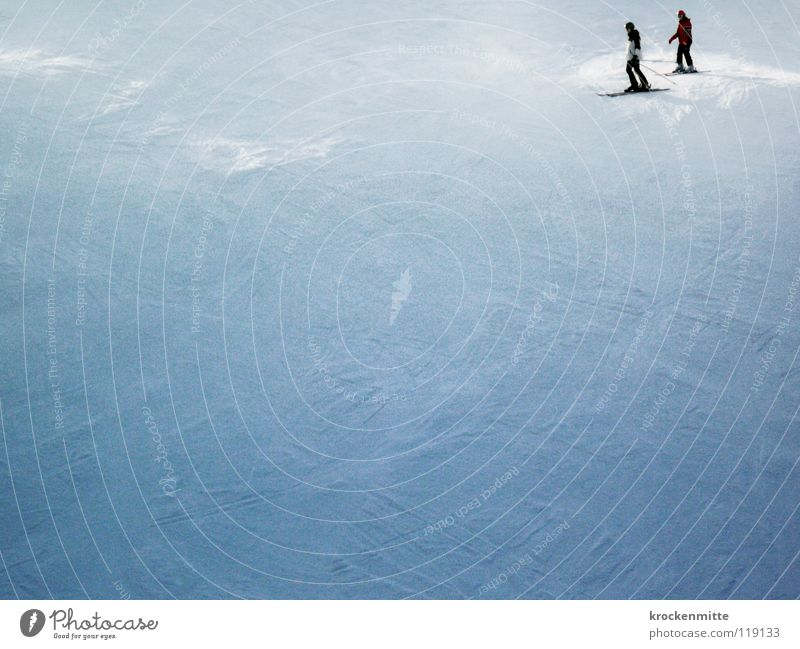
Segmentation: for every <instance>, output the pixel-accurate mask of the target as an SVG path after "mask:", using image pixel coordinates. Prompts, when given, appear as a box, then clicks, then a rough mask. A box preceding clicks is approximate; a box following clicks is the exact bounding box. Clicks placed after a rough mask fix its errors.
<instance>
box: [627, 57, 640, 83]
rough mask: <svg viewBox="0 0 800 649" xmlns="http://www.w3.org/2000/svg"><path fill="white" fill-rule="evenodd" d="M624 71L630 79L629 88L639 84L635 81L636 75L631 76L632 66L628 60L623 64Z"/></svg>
mask: <svg viewBox="0 0 800 649" xmlns="http://www.w3.org/2000/svg"><path fill="white" fill-rule="evenodd" d="M625 72H627V73H628V79H630V80H631V88H636V87H637V86H638V85H639V84H638V83H637V82H636V77H634V76H633V67H632V66H631V64H630V61H629V62H628V65H626V66H625Z"/></svg>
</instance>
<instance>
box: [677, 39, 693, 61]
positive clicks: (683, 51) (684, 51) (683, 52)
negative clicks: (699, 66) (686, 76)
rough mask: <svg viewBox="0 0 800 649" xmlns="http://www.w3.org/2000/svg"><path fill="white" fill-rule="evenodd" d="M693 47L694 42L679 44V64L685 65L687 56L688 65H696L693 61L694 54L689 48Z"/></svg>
mask: <svg viewBox="0 0 800 649" xmlns="http://www.w3.org/2000/svg"><path fill="white" fill-rule="evenodd" d="M690 49H692V44H691V43H689V44H687V45H678V65H679V66H681V67H683V57H684V56H685V57H686V65H694V63H693V62H692V55H691V54H689V50H690Z"/></svg>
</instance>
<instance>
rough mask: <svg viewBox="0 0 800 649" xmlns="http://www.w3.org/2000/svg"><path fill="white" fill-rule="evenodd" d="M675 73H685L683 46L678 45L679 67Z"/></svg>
mask: <svg viewBox="0 0 800 649" xmlns="http://www.w3.org/2000/svg"><path fill="white" fill-rule="evenodd" d="M673 72H683V45H681V44H680V43H679V44H678V67H677V68H675V69H674V70H673Z"/></svg>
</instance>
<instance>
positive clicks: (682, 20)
mask: <svg viewBox="0 0 800 649" xmlns="http://www.w3.org/2000/svg"><path fill="white" fill-rule="evenodd" d="M676 38H677V39H678V67H677V68H675V69H674V70H673V72H697V70H695V69H694V63H693V61H692V55H691V54H690V53H689V50H690V49H692V21H691V20H689V16H687V15H686V12H685V11H684V10H683V9H679V10H678V29H677V30H676V31H675V33H674V34H673V35H672V38H670V39H669V42H670V44H671V43H672V41H674V40H675V39H676ZM683 57H686V65H687V66H688V67H685V68H684V67H683Z"/></svg>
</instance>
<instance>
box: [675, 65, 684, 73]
mask: <svg viewBox="0 0 800 649" xmlns="http://www.w3.org/2000/svg"><path fill="white" fill-rule="evenodd" d="M684 72H686V68H684V67H683V66H682V65H679V66H678V67H677V68H675V69H674V70H673V71H672V74H683V73H684Z"/></svg>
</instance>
